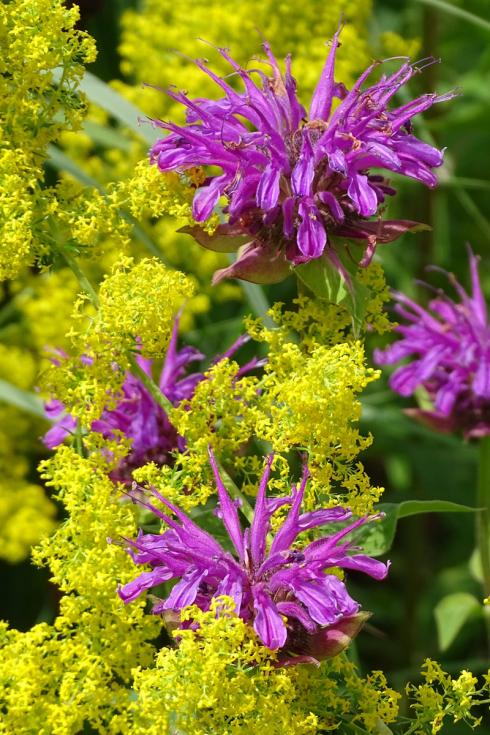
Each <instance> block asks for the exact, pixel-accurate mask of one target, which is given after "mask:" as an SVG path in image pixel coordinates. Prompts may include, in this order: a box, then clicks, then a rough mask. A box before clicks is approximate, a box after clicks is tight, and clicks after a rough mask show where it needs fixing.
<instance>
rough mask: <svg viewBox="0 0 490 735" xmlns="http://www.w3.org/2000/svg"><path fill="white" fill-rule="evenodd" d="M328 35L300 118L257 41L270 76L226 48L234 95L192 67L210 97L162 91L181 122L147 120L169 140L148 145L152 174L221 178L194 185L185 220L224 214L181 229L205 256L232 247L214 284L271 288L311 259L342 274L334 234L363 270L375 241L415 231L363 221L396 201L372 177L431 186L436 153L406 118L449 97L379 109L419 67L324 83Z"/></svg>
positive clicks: (284, 79)
mask: <svg viewBox="0 0 490 735" xmlns="http://www.w3.org/2000/svg"><path fill="white" fill-rule="evenodd" d="M339 34H340V28H339V30H338V31H337V33H336V34H335V36H334V37H333V40H332V43H331V48H330V52H329V54H328V57H327V60H326V62H325V66H324V68H323V71H322V73H321V76H320V80H319V82H318V85H317V87H316V89H315V91H314V94H313V98H312V100H311V104H310V109H309V112H308V113H307V112H306V110H305V109H304V108H303V106H302V105H301V103H300V102H299V99H298V96H297V94H296V81H295V79H294V77H293V76H292V75H291V58H290V56H288V57H287V58H286V62H285V63H286V71H285V74H284V75H283V74H282V73H281V71H280V69H279V66H278V63H277V61H276V59H275V57H274V55H273V54H272V51H271V49H270V46H269V45H268V44H267V43H264V44H263V48H264V51H265V53H266V55H267V60H268V62H267V63H268V65H269V67H270V70H271V76H267V75H266V74H265V73H264V72H263V71H261V70H259V69H249V70H247V69H243V68H242V67H241V66H240V65H239V64H237V63H236V62H235V61H234V60H233V59H232V58H231V57H230V55H229V53H228V51H227V50H226V49H219V52H220V54H221V55H222V56H223V58H224V59H225V60H226V61H227V62H228V64H229V65H230V67H231V69H232V75H234V76H236V77H238V78H240V80H241V82H242V84H243V87H244V91H243V92H237V91H236V90H235V89H233V88H232V87H231V86H230V85H229V84H228V83H227V81H225V79H223V78H221V77H219V76H217V75H216V74H215V73H214V72H212V71H211V70H210V69H209V68H208V67H207V66H206V63H205V61H203V60H197V61H196V65H197V66H198V67H199V69H201V70H202V71H203V72H204V73H205V74H207V75H208V76H209V77H211V79H212V80H213V81H214V82H215V83H216V84H217V86H218V87H219V88H220V90H221V91H222V93H223V97H222V98H221V99H218V100H216V101H215V100H208V99H193V100H191V99H190V98H189V97H187V96H186V95H185V94H184V93H183V92H175V91H174V90H169V91H168V92H167V93H168V94H169V95H170V97H172V98H173V99H175V100H176V101H178V102H180V103H182V104H183V105H184V106H185V107H186V108H187V124H186V125H176V124H175V123H172V122H156V124H157V125H158V126H160V127H162V128H164V129H165V130H168V131H169V134H168V135H167V136H166V137H165V138H163V139H162V140H159V141H158V142H157V143H155V145H154V146H153V147H152V149H151V160H152V162H154V163H156V164H157V165H158V167H159V168H160V170H161V171H175V170H176V171H184V170H186V169H189V168H192V167H194V166H218V167H219V168H220V169H221V173H219V174H210V175H209V176H208V178H207V179H206V181H205V182H204V184H203V185H202V186H201V187H199V188H198V189H197V191H196V194H195V197H194V203H193V214H194V218H195V220H196V221H197V222H203V221H205V220H206V219H208V217H209V216H210V215H211V214H212V212H213V210H214V208H215V207H216V205H217V204H218V202H219V200H220V198H221V197H224V198H225V199H226V206H225V208H224V212H225V213H226V214H227V215H228V219H227V222H226V223H224V224H221V225H220V226H219V227H218V228H217V230H216V232H215V233H214V235H211V236H210V235H208V234H207V233H205V232H204V230H202V228H201V227H200V226H195V227H190V228H189V227H188V228H184V231H185V232H189V233H190V234H192V235H194V237H195V238H196V239H197V240H198V241H199V242H200V243H201V244H202V245H204V246H205V247H208V248H210V249H213V250H219V251H224V252H231V251H233V250H236V248H237V247H238V246H241V248H240V251H239V256H238V258H237V260H236V262H235V263H234V264H233V265H232V266H230V267H228V268H225V269H223V270H221V271H218V272H217V273H216V274H215V277H214V281H215V282H216V281H219V280H220V279H222V278H225V277H234V278H242V279H245V280H249V281H255V282H258V283H273V282H276V281H280V280H282V279H283V278H284V277H285V276H286V275H287V274H288V273H289V271H290V266H291V265H298V264H301V263H306V262H308V261H310V260H312V259H315V258H318V257H319V256H321V255H322V254H325V255H326V256H327V257H328V258H330V260H331V262H332V264H333V265H334V266H335V267H336V268H338V270H339V271H340V272H341V273H342V275H343V276H344V277H347V275H346V273H345V271H344V268H343V266H342V263H341V260H340V259H339V257H338V253H337V252H336V250H335V247H334V243H335V239H334V238H335V237H336V236H338V237H341V238H349V239H350V238H353V239H355V240H358V241H359V242H360V243H363V244H364V254H363V257H362V259H361V265H367V264H368V262H369V261H370V259H371V258H372V256H373V253H374V250H375V247H376V244H377V243H387V242H391V241H393V240H395V239H396V238H397V237H398V236H399V235H401V234H402V233H403V232H406V231H407V230H414V229H416V228H418V227H419V226H420V225H418V224H417V223H415V222H411V221H408V220H394V221H383V220H381V218H380V216H378V218H377V219H376V220H373V219H371V218H372V217H373V216H375V215H379V212H380V205H382V204H383V202H384V201H385V197H386V195H393V194H395V193H396V192H395V189H393V188H392V187H391V186H390V185H389V184H388V182H387V180H386V179H385V178H384V177H383V176H382V175H380V174H379V173H372V169H376V170H377V171H379V170H380V169H385V170H388V171H394V172H396V173H397V174H402V175H404V176H408V177H410V178H414V179H417V180H418V181H421V182H422V183H424V184H425V185H427V186H429V187H433V186H435V185H436V183H437V180H436V177H435V176H434V174H433V172H432V169H434V168H436V167H438V166H440V165H441V164H442V160H443V154H442V152H441V151H439V150H438V149H437V148H434V147H432V146H430V145H428V144H427V143H424V142H422V141H421V140H419V139H418V138H417V137H416V136H415V135H413V133H412V130H411V120H412V118H413V117H414V116H415V115H417V114H419V113H421V112H424V110H427V109H428V108H429V107H431V105H433V104H434V103H436V102H442V101H445V100H448V99H450V98H452V97H453V96H454V93H453V92H450V93H448V94H445V95H441V96H438V95H436V94H425V95H423V96H421V97H419V98H417V99H415V100H412V101H410V102H407V103H405V104H403V105H401V106H398V107H394V108H393V109H389V104H390V101H391V99H392V98H393V96H394V95H395V94H396V93H397V92H398V90H399V89H400V88H401V87H402V86H403V85H404V84H406V83H407V82H408V81H409V79H411V78H412V76H414V74H417V73H418V72H419V71H420V70H421V67H420V66H419V67H417V66H415V65H411V64H410V63H408V61H404V63H402V64H401V66H400V67H399V69H398V70H397V71H395V72H394V73H393V74H391V75H386V76H385V75H384V76H382V78H381V79H380V80H379V81H378V82H376V83H374V84H372V85H371V86H369V87H367V88H364V89H363V85H364V83H365V82H366V80H367V79H368V77H369V76H370V75H371V73H372V72H373V70H374V69H375V68H376V67H377V66H379V63H380V62H375V63H373V64H371V66H369V68H368V69H366V71H365V72H364V73H363V74H362V75H361V76H360V77H359V79H358V80H357V81H356V83H355V84H354V86H353V87H352V89H351V90H350V91H349V90H347V89H346V87H345V86H344V85H343V84H337V83H336V82H335V81H334V66H335V55H336V52H337V48H338V46H339ZM428 63H431V60H429V62H428ZM256 79H257V83H256V81H255V80H256ZM334 100H340V103H339V104H338V105H335V103H334Z"/></svg>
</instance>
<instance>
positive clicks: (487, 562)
mask: <svg viewBox="0 0 490 735" xmlns="http://www.w3.org/2000/svg"><path fill="white" fill-rule="evenodd" d="M477 492H478V496H477V503H476V506H477V508H480V511H479V512H478V516H477V542H478V548H479V550H480V560H481V566H482V576H483V591H484V593H485V597H488V596H490V436H484V437H483V438H482V439H480V459H479V463H478V490H477Z"/></svg>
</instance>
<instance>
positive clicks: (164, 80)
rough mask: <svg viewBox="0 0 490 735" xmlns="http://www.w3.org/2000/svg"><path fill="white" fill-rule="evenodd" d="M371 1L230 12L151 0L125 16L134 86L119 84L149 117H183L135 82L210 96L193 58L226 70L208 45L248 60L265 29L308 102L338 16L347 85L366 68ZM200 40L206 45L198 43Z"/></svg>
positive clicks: (253, 2) (316, 1)
mask: <svg viewBox="0 0 490 735" xmlns="http://www.w3.org/2000/svg"><path fill="white" fill-rule="evenodd" d="M371 6H372V2H371V0H361V1H360V2H359V1H357V2H356V1H355V0H334V1H333V2H330V3H324V2H321V0H311V1H310V2H308V3H306V4H304V5H303V6H299V5H296V4H294V3H288V2H274V1H273V0H262V1H261V0H250V1H249V2H247V3H239V4H238V5H237V6H236V7H234V9H233V13H230V12H227V11H226V9H225V8H224V7H223V5H222V4H221V3H219V2H217V1H216V0H212V1H211V2H205V1H204V0H198V2H191V1H190V0H184V2H180V3H172V2H170V1H169V0H146V1H145V2H144V3H143V7H142V8H138V12H136V11H134V10H128V11H126V13H125V14H123V16H122V39H121V44H120V48H119V51H120V54H121V57H122V62H121V69H122V72H123V73H124V74H125V75H126V76H127V77H129V79H131V80H132V82H133V83H132V85H131V88H129V86H128V85H123V84H122V83H117V85H116V86H117V88H118V89H120V90H122V91H123V92H124V94H125V95H126V96H127V97H128V98H129V99H131V100H132V101H133V102H135V103H136V104H137V105H138V106H140V107H142V108H143V109H144V110H145V112H146V113H147V114H149V115H151V116H162V117H165V118H168V117H169V116H171V117H172V119H174V118H175V116H176V115H178V116H179V118H180V116H181V114H182V111H181V110H178V108H177V106H176V105H175V103H174V102H173V101H172V100H170V99H168V98H165V97H164V96H163V95H162V93H161V92H160V91H158V90H151V89H149V90H146V91H145V92H144V93H142V92H141V89H139V88H138V86H137V84H134V82H140V83H142V82H147V83H149V84H154V85H156V86H158V87H164V88H165V87H167V86H168V85H170V84H173V85H175V86H176V87H177V88H178V89H185V90H187V91H188V92H189V95H190V96H191V97H193V96H198V97H207V96H209V92H211V93H213V92H214V90H213V84H212V82H211V81H210V80H206V78H205V77H204V76H203V75H202V74H196V71H195V67H194V66H193V65H192V63H191V62H190V60H189V57H190V58H191V59H193V58H196V57H203V56H205V57H207V58H209V59H210V61H211V60H212V64H213V69H215V70H217V71H218V73H220V72H222V73H228V67H227V66H226V64H225V63H224V62H223V60H222V59H221V58H219V55H218V54H217V53H216V51H215V49H213V48H212V47H211V46H210V45H209V44H215V45H216V46H225V47H227V48H229V49H231V50H232V52H233V56H234V58H236V59H237V61H238V62H239V63H242V64H248V63H249V62H250V60H251V59H253V58H254V57H255V56H257V54H258V51H259V49H260V44H261V43H262V34H263V36H264V37H265V38H266V39H267V41H269V43H270V44H271V45H272V48H273V49H274V53H275V55H276V56H277V58H278V59H281V58H284V57H285V56H286V54H288V53H290V52H293V62H294V67H293V69H294V75H295V77H296V78H297V79H300V80H301V93H302V94H303V95H304V97H305V99H309V97H310V95H311V92H312V91H313V88H314V86H315V85H316V81H317V78H318V70H319V69H321V67H322V66H323V63H324V60H325V42H326V41H327V40H328V39H329V38H331V37H332V36H333V34H334V33H335V30H336V28H337V26H338V23H339V19H340V18H341V16H343V18H344V19H345V21H346V25H345V28H344V30H343V37H342V43H345V48H346V49H349V52H348V53H345V54H342V52H341V53H340V54H339V62H338V68H339V75H340V76H339V78H341V79H343V80H344V82H345V83H346V84H347V85H348V84H349V83H350V82H351V81H352V80H353V77H354V75H355V73H356V72H358V71H359V70H360V69H362V68H364V67H365V66H367V65H368V63H369V61H370V54H369V51H368V47H367V35H366V24H367V21H368V19H369V17H370V14H371ZM184 29H185V32H184ZM203 29H205V31H204V30H203ZM201 38H204V41H205V42H209V43H208V44H204V43H202V42H200V41H199V40H198V39H201ZM176 52H178V53H176ZM177 110H178V111H177Z"/></svg>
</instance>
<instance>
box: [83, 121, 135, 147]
mask: <svg viewBox="0 0 490 735" xmlns="http://www.w3.org/2000/svg"><path fill="white" fill-rule="evenodd" d="M83 132H84V133H86V134H87V135H88V137H89V138H91V139H92V140H93V142H94V143H96V144H97V145H101V146H103V147H104V148H117V149H119V150H121V151H124V152H125V153H129V152H130V150H131V141H130V140H129V139H128V138H125V137H124V135H122V134H121V132H119V130H115V129H114V128H111V127H109V126H108V125H100V124H99V123H96V122H93V121H92V120H85V122H84V123H83Z"/></svg>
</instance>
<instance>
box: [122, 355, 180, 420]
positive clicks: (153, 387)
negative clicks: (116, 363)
mask: <svg viewBox="0 0 490 735" xmlns="http://www.w3.org/2000/svg"><path fill="white" fill-rule="evenodd" d="M128 359H129V364H130V366H131V372H132V373H133V375H135V376H137V377H138V378H139V379H140V380H141V382H142V383H143V385H144V386H145V388H146V390H147V391H148V393H149V394H150V395H151V397H152V398H153V399H154V400H155V401H156V403H158V405H159V406H161V408H163V410H164V411H165V413H166V414H167V415H169V414H170V413H171V412H172V411H173V409H174V406H173V404H172V403H171V402H170V401H169V400H168V398H167V397H166V396H165V395H164V394H163V393H162V391H161V390H160V388H159V387H158V385H157V384H156V383H155V381H154V380H153V378H152V377H151V376H150V375H148V373H145V371H144V370H143V368H142V367H141V366H140V365H139V364H138V361H137V359H136V357H135V355H134V354H132V353H128Z"/></svg>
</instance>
